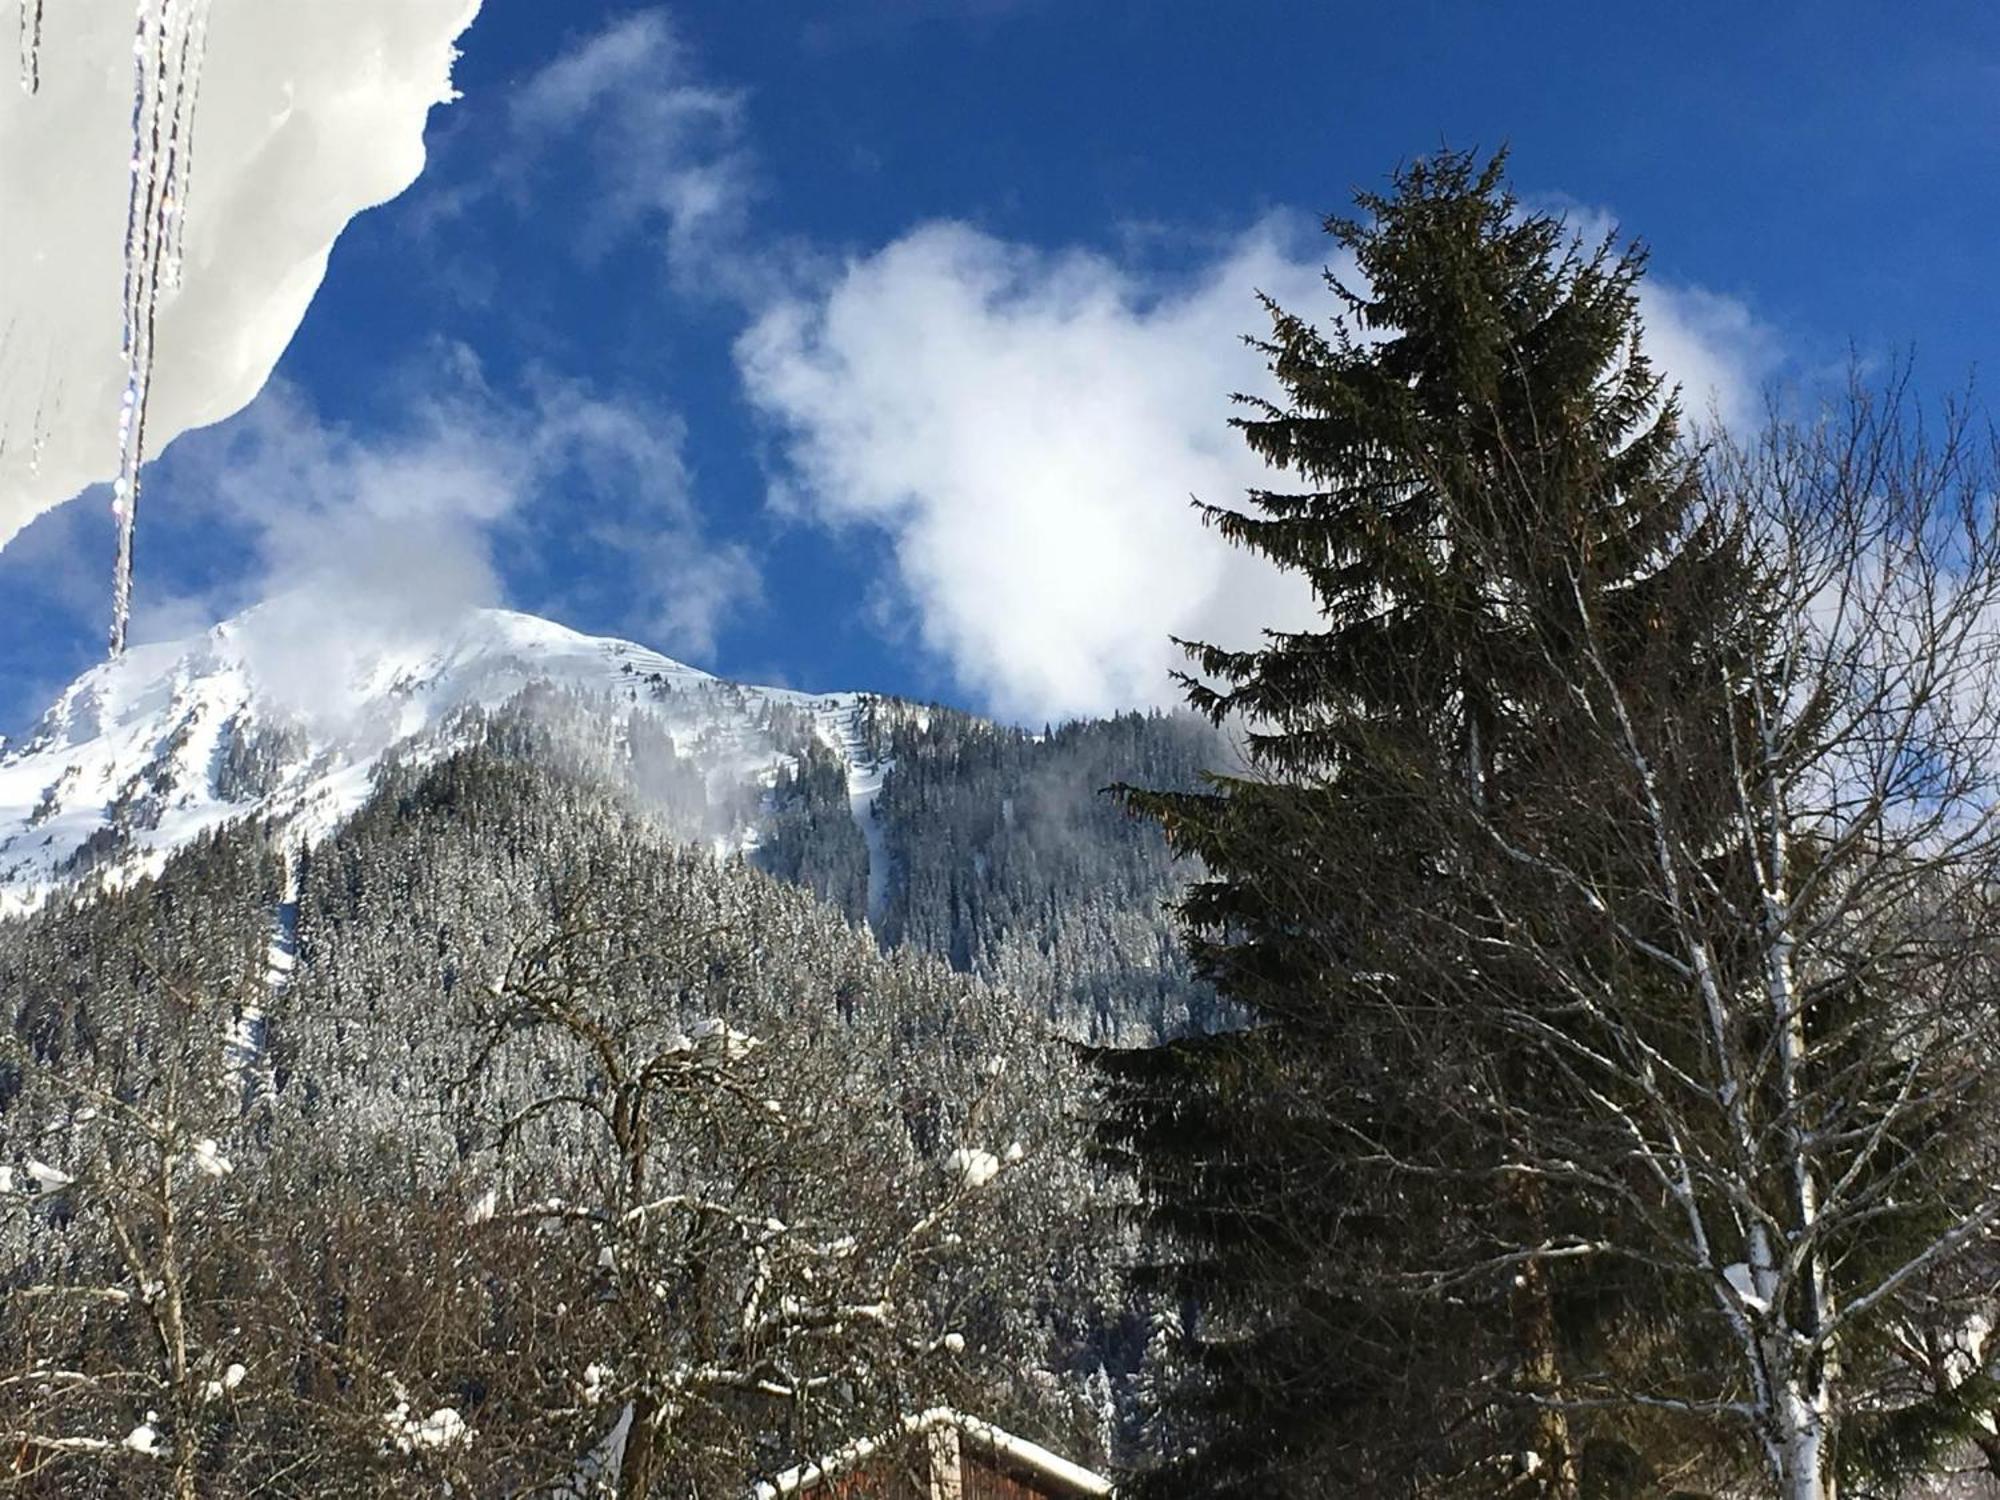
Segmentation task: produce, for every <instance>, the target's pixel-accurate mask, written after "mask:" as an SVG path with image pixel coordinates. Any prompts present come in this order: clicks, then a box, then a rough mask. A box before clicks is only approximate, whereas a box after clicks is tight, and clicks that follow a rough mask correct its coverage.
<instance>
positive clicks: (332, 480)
mask: <svg viewBox="0 0 2000 1500" xmlns="http://www.w3.org/2000/svg"><path fill="white" fill-rule="evenodd" d="M444 353H445V357H444V359H443V361H442V362H441V365H440V367H439V368H438V369H436V370H435V371H430V372H426V373H425V374H424V375H423V376H421V377H419V376H417V375H415V374H414V372H413V373H412V375H411V377H410V379H411V381H412V383H413V384H416V383H417V382H418V380H421V382H422V384H421V386H420V387H419V389H418V391H417V393H415V394H413V395H411V397H410V398H409V399H408V400H407V401H406V402H404V403H403V405H402V412H401V416H400V419H399V422H398V424H397V425H396V426H395V427H394V428H393V429H391V430H388V431H382V432H366V433H364V432H357V431H355V430H353V429H351V428H348V427H344V426H342V425H340V424H338V423H334V422H329V421H327V420H325V419H324V418H322V417H321V416H320V414H319V413H317V412H316V411H315V410H313V408H312V407H311V406H310V404H309V403H308V402H307V401H306V400H305V399H304V397H303V396H302V395H301V394H300V393H299V392H297V391H296V390H295V389H293V388H291V387H290V386H288V385H286V384H284V383H282V382H279V383H274V384H273V385H272V386H271V387H270V388H269V389H267V390H266V392H265V393H264V395H263V396H261V397H260V398H259V399H258V400H257V401H256V402H255V403H254V404H253V405H252V406H251V407H250V409H249V410H248V411H246V412H245V413H244V414H243V415H242V416H240V417H239V418H237V419H236V420H235V421H233V422H231V423H228V424H227V425H225V426H223V427H221V428H218V429H216V430H215V431H214V432H213V433H209V434H204V435H202V436H201V437H200V438H199V439H196V440H194V441H192V442H190V443H189V444H187V445H186V446H185V447H184V448H183V449H182V450H180V451H179V452H177V453H176V454H175V455H174V458H173V459H172V460H171V461H170V466H169V468H168V470H167V473H166V479H165V481H164V483H165V484H166V485H168V486H170V487H171V492H172V493H173V494H174V495H176V496H177V497H180V498H181V499H182V501H183V503H185V504H187V505H189V506H191V507H201V508H205V509H206V511H208V512H209V513H211V514H213V515H214V516H215V517H216V519H217V520H218V521H220V522H222V523H224V524H227V525H229V526H230V527H232V528H234V529H236V530H238V531H247V532H248V533H249V534H250V537H251V545H252V547H253V550H254V553H255V555H256V559H257V567H256V568H255V570H254V571H253V574H252V576H250V577H248V578H244V579H240V580H237V581H236V583H235V584H234V585H233V587H232V589H231V590H230V594H229V596H228V597H215V598H204V599H197V600H182V601H170V602H169V603H168V604H166V605H165V606H164V607H163V606H162V605H160V604H158V603H155V604H154V605H153V606H152V607H151V608H149V609H148V610H146V611H144V612H142V614H141V615H140V618H139V622H138V624H139V633H140V634H141V636H142V637H150V638H159V637H160V636H162V635H172V634H182V633H185V630H186V626H187V623H188V622H189V621H190V620H196V621H198V622H199V623H206V621H207V620H212V619H214V618H216V617H218V616H220V615H222V614H226V613H230V612H233V610H234V609H235V608H238V607H240V606H241V605H243V604H245V603H248V602H251V601H253V600H256V599H261V598H267V597H269V598H283V599H285V600H288V601H289V603H287V604H286V605H285V609H286V610H287V611H289V612H292V613H296V614H297V615H299V616H300V617H301V618H312V619H316V620H317V621H318V622H319V625H320V628H321V629H322V630H323V631H325V632H327V633H345V634H348V635H352V636H355V637H357V638H359V639H361V640H363V641H366V640H369V639H374V638H378V637H380V636H382V635H384V634H385V633H386V634H388V635H392V636H393V635H396V634H399V633H404V632H408V631H418V632H423V631H430V630H433V629H435V628H436V627H438V626H440V625H445V624H449V623H450V622H451V621H453V620H454V619H455V618H456V617H457V616H458V615H460V614H462V613H463V612H464V611H465V610H467V609H469V608H472V607H475V606H478V605H484V604H494V603H499V602H500V601H501V600H502V599H503V597H505V596H506V595H507V594H508V593H510V592H511V593H513V594H514V595H516V596H521V595H529V596H532V597H522V598H520V599H519V602H521V603H524V604H527V605H528V606H530V607H532V608H536V609H539V610H541V611H543V612H546V613H550V614H554V615H557V616H565V615H568V616H572V617H575V616H579V615H585V616H592V617H594V619H595V621H596V622H598V623H600V624H601V625H603V626H605V627H607V628H614V629H622V630H626V631H629V632H633V633H651V632H653V631H654V630H655V629H659V630H663V631H666V632H667V633H666V634H665V636H664V640H665V641H666V643H667V644H669V645H670V646H671V647H672V648H673V649H675V650H677V651H680V652H682V653H683V654H686V655H690V656H700V655H703V654H705V653H706V652H708V651H709V650H711V649H712V648H713V643H714V634H715V630H716V628H717V626H718V624H719V623H720V622H721V620H722V619H723V618H724V617H725V616H726V615H727V613H728V612H729V611H730V610H732V609H734V608H736V607H738V606H739V605H740V604H742V603H743V602H744V601H745V600H746V599H747V598H750V597H753V596H754V594H755V592H756V588H757V574H756V571H755V569H754V567H753V566H752V565H751V562H750V559H749V558H748V556H747V555H746V554H745V553H744V552H743V551H742V549H741V548H740V547H737V546H734V545H730V544H723V543H718V542H715V541H713V540H711V539H710V537H709V536H708V534H707V532H706V531H705V529H704V527H703V525H702V522H701V518H700V517H699V516H698V514H697V513H696V511H695V508H694V505H693V502H692V498H691V496H690V493H689V489H688V484H687V472H686V466H685V463H684V461H683V458H682V452H681V449H682V443H683V438H684V434H683V432H682V429H681V426H680V424H679V422H678V421H677V420H676V419H675V418H674V417H673V416H672V414H671V413H661V412H657V411H654V410H651V409H647V408H642V407H640V406H638V405H636V404H634V403H632V402H630V401H628V400H624V399H619V398H614V397H608V396H604V395H601V394H598V393H597V392H595V391H593V390H592V389H591V388H590V387H589V386H588V385H586V384H584V383H583V382H580V381H575V380H569V379H564V378H560V377H556V376H552V375H548V374H537V375H533V376H531V377H530V378H529V379H528V380H527V382H526V383H525V385H524V387H523V388H521V389H519V390H514V391H500V390H496V389H494V388H493V387H492V386H490V385H489V384H488V383H487V381H486V379H485V377H484V374H483V372H482V371H481V370H480V369H479V367H478V365H477V362H476V361H475V360H474V359H473V357H472V356H471V354H470V353H469V351H466V350H464V349H463V348H460V347H456V346H453V347H450V348H448V349H447V350H445V351H444ZM579 516H589V517H593V518H594V519H593V520H592V522H591V523H590V525H591V527H594V528H599V529H600V530H602V529H606V528H608V531H606V532H604V534H602V535H599V534H591V535H586V536H584V538H583V539H584V540H585V541H587V542H589V543H590V544H591V545H593V546H601V544H602V542H603V541H604V540H605V539H606V537H607V536H609V537H610V539H612V540H615V539H616V537H615V535H612V534H613V533H623V534H625V535H627V536H629V537H630V538H632V539H633V540H634V543H635V545H634V546H633V547H632V548H631V549H630V550H627V551H620V550H617V549H615V548H607V549H605V550H604V551H603V552H602V553H601V554H600V555H598V556H596V557H595V558H594V563H595V565H594V567H593V568H592V569H590V570H589V572H588V577H589V579H590V580H591V586H592V587H594V588H595V590H596V591H597V594H596V596H593V597H571V596H570V595H569V594H568V593H567V592H566V591H568V590H573V589H575V588H576V587H578V577H579V570H576V569H574V568H572V567H571V566H570V565H569V558H568V556H567V549H568V548H570V547H571V546H573V545H574V544H575V543H576V541H577V540H578V537H579V534H580V533H581V532H583V531H584V530H585V528H584V527H582V526H581V525H580V523H579V521H578V519H577V518H578V517H579ZM641 542H643V545H640V543H641ZM503 564H504V569H503ZM503 571H505V572H506V573H507V574H508V575H509V577H510V579H511V580H512V582H513V587H512V589H511V590H509V589H507V588H504V587H503V585H502V581H501V574H502V572H503ZM201 617H206V618H205V619H204V618H201Z"/></svg>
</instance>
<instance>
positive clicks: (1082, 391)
mask: <svg viewBox="0 0 2000 1500" xmlns="http://www.w3.org/2000/svg"><path fill="white" fill-rule="evenodd" d="M1318 275H1319V268H1318V266H1317V265H1315V264H1311V263H1308V262H1305V261H1303V260H1301V259H1299V258H1296V257H1294V256H1292V255H1290V254H1288V253H1287V252H1286V250H1285V248H1284V245H1283V235H1282V233H1281V231H1280V228H1279V226H1278V225H1276V224H1269V225H1265V226H1261V227H1259V228H1258V229H1256V230H1254V231H1252V232H1251V233H1250V234H1248V235H1245V236H1244V237H1243V238H1242V239H1241V240H1240V241H1239V242H1238V243H1236V244H1235V245H1234V246H1233V247H1231V248H1230V250H1229V252H1228V253H1227V255H1225V256H1224V257H1222V258H1221V259H1220V260H1219V261H1217V262H1216V263H1215V264H1214V265H1212V266H1210V267H1209V268H1208V269H1207V270H1206V272H1205V273H1204V274H1203V275H1201V276H1200V277H1199V278H1198V279H1196V280H1195V281H1193V282H1192V283H1190V284H1189V285H1186V286H1184V287H1180V288H1177V289H1174V290H1172V291H1169V292H1166V293H1164V294H1161V293H1156V292H1154V291H1153V290H1152V289H1151V288H1149V287H1148V286H1147V285H1146V284H1145V283H1144V282H1143V280H1142V279H1141V278H1138V277H1135V276H1133V275H1131V274H1130V273H1128V272H1126V271H1125V270H1123V269H1121V268H1120V267H1119V266H1117V265H1114V264H1113V263H1111V262H1110V261H1108V260H1105V259H1102V258H1100V257H1097V256H1092V255H1085V254H1066V255H1044V254H1041V253H1038V252H1035V251H1032V250H1027V249H1023V248H1021V247H1018V246H1014V245H1009V244H1006V243H1003V242H1001V241H998V240H995V239H993V238H992V237H990V236H988V235H984V234H981V233H979V232H978V231H976V230H973V229H970V228H967V227H965V226H963V225H959V224H932V225H927V226H925V227H923V228H920V229H918V230H916V231H914V232H913V233H911V234H909V235H906V236H905V237H904V238H902V239H900V240H898V241H896V242H895V243H894V244H892V245H890V246H888V247H887V248H886V249H884V250H882V251H881V252H879V253H878V254H876V255H873V256H870V257H868V258H867V259H865V260H860V261H857V262H855V263H853V264H851V265H850V266H849V267H848V268H847V270H846V272H845V274H844V275H843V276H841V277H840V278H839V279H838V281H837V282H836V283H835V284H834V285H833V286H832V287H831V288H830V289H829V290H828V291H827V292H826V294H825V296H824V297H823V298H821V299H820V300H818V301H815V302H812V303H803V302H793V303H788V304H784V305H780V306H778V307H776V308H774V309H772V310H770V311H768V312H767V313H765V314H764V315H763V316H762V317H761V318H760V319H759V320H758V321H757V323H756V324H755V325H754V326H753V327H752V328H751V329H750V330H749V332H748V333H746V334H745V335H744V337H743V339H742V341H741V343H740V344H739V347H738V355H739V361H740V366H741V369H742V373H743V377H744V379H745V381H746V383H747V386H748V389H749V392H750V395H751V397H752V399H753V400H754V401H755V402H756V403H757V405H758V406H760V407H761V408H762V409H763V410H764V411H765V412H766V413H768V414H769V415H771V416H772V417H774V418H776V419H777V420H778V421H779V422H780V423H781V424H782V426H783V428H784V431H785V434H786V439H787V447H786V457H787V459H788V462H789V468H790V470H791V480H792V481H793V483H794V485H795V490H796V494H797V496H798V497H799V499H800V501H801V502H802V503H803V504H805V505H806V506H807V507H809V508H810V510H811V511H812V513H813V514H816V515H818V516H819V517H821V518H823V519H826V520H829V521H834V522H844V521H865V522H870V523H873V524H875V525H878V526H881V527H883V528H885V529H886V531H887V532H888V533H889V534H890V535H891V537H892V538H893V543H894V549H895V561H896V566H897V568H898V571H899V574H900V577H901V581H902V583H903V585H904V587H905V589H906V590H907V592H908V595H909V598H910V600H911V602H912V604H913V605H914V607H915V610H916V613H917V616H918V629H919V631H920V634H921V636H922V639H923V640H924V642H925V643H926V644H927V645H928V646H929V647H931V648H932V649H933V650H935V651H937V652H938V653H939V654H941V655H942V656H943V657H944V658H945V659H946V660H947V661H948V662H949V663H950V665H951V667H952V668H953V670H954V671H955V672H956V674H957V675H958V676H959V678H960V679H961V681H963V682H964V683H965V684H966V686H968V687H969V688H971V689H972V690H973V691H975V692H976V693H977V694H978V695H979V696H980V697H981V698H982V699H983V700H984V701H985V702H986V703H987V704H988V705H990V706H991V707H992V708H993V709H995V710H996V711H998V712H1000V713H1002V714H1006V715H1011V716H1016V717H1022V718H1039V717H1045V716H1061V715H1075V714H1087V713H1099V712H1103V711H1106V710H1109V709H1115V708H1119V707H1124V706H1129V705H1132V704H1148V703H1155V704H1157V703H1166V702H1169V701H1172V700H1173V699H1174V697H1175V696H1176V695H1175V691H1174V688H1173V686H1172V683H1171V681H1170V678H1169V674H1170V672H1171V671H1172V670H1173V669H1175V668H1176V667H1177V666H1179V665H1180V660H1181V658H1180V654H1179V652H1178V651H1177V650H1176V649H1175V648H1174V646H1173V645H1172V643H1171V642H1170V640H1169V639H1168V637H1169V636H1170V635H1181V636H1184V637H1197V638H1204V639H1217V638H1219V639H1221V640H1225V641H1232V642H1237V643H1242V642H1244V641H1245V640H1246V639H1247V638H1250V637H1251V636H1252V635H1253V632H1254V630H1255V629H1256V627H1258V626H1260V625H1263V624H1270V623H1282V622H1286V621H1292V622H1302V621H1303V620H1304V618H1306V616H1305V613H1304V607H1305V598H1304V594H1303V591H1302V590H1301V589H1300V588H1299V587H1298V586H1297V584H1296V583H1295V582H1293V581H1291V580H1288V579H1285V578H1282V577H1280V576H1279V575H1277V574H1276V573H1274V572H1273V571H1271V570H1270V569H1268V568H1267V567H1265V566H1264V565H1262V564H1261V563H1259V562H1257V561H1256V560H1255V559H1252V558H1250V557H1247V556H1245V555H1244V554H1242V553H1240V552H1236V551H1234V550H1232V549H1230V548H1227V547H1225V546H1223V545H1221V544H1220V543H1219V542H1218V541H1217V540H1216V539H1215V538H1214V536H1212V535H1210V534H1207V533H1206V532H1205V531H1204V529H1203V527H1202V525H1201V523H1200V520H1199V518H1198V517H1197V516H1196V515H1195V514H1194V512H1193V510H1192V509H1191V508H1190V505H1189V503H1188V502H1189V497H1190V495H1196V496H1199V497H1200V498H1202V499H1204V500H1208V501H1213V502H1221V503H1234V502H1236V501H1237V500H1238V499H1240V498H1241V496H1242V493H1243V490H1244V488H1245V487H1246V486H1247V485H1251V484H1254V483H1256V482H1258V480H1259V478H1260V476H1261V474H1262V472H1263V471H1262V470H1261V467H1260V466H1259V465H1258V464H1257V463H1256V462H1255V461H1254V460H1253V459H1252V458H1251V457H1250V455H1249V454H1248V452H1247V450H1246V449H1245V448H1244V446H1243V443H1242V441H1241V440H1240V439H1239V438H1238V437H1237V435H1236V434H1235V433H1234V432H1233V431H1231V430H1230V428H1229V427H1228V426H1227V425H1226V423H1227V418H1228V416H1229V408H1228V406H1227V398H1228V396H1229V394H1230V393H1231V391H1232V390H1243V389H1256V388H1261V386H1262V383H1263V380H1262V372H1261V366H1260V361H1259V358H1258V356H1256V355H1255V354H1254V353H1253V352H1251V351H1249V350H1246V349H1245V348H1244V347H1243V345H1242V343H1241V341H1240V336H1241V335H1242V334H1243V333H1244V332H1245V331H1247V330H1249V329H1252V328H1254V327H1255V326H1256V324H1257V321H1258V317H1259V311H1258V308H1257V306H1256V303H1255V301H1254V300H1253V296H1252V293H1253V290H1254V289H1256V288H1262V289H1263V290H1265V291H1267V292H1269V293H1271V294H1272V295H1274V296H1276V297H1278V298H1279V299H1280V300H1282V301H1288V302H1292V303H1295V304H1296V303H1304V302H1306V301H1307V300H1308V298H1309V297H1310V296H1311V294H1312V292H1313V290H1314V289H1315V288H1316V287H1317V284H1318Z"/></svg>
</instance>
